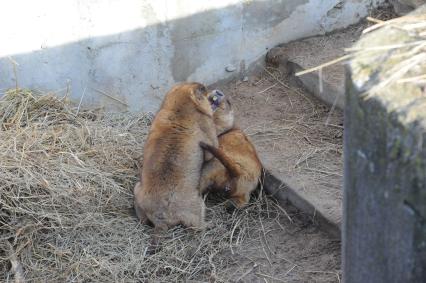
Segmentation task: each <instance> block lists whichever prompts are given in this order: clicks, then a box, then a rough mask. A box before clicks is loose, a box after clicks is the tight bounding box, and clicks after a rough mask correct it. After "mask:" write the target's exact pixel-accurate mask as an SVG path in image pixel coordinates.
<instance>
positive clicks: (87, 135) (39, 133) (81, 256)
mask: <svg viewBox="0 0 426 283" xmlns="http://www.w3.org/2000/svg"><path fill="white" fill-rule="evenodd" d="M75 113H77V109H76V107H74V106H73V105H72V104H71V103H69V102H68V101H67V100H66V99H58V98H57V97H55V96H53V95H43V94H36V93H34V92H31V91H28V90H21V89H17V90H11V91H9V92H7V93H6V94H4V95H3V97H1V98H0V140H1V143H0V179H1V182H0V192H1V194H0V208H1V211H0V281H5V282H11V281H13V280H15V282H20V281H19V280H20V278H25V280H26V281H28V282H40V281H43V282H65V281H72V282H88V281H90V282H93V281H95V282H111V281H115V282H117V281H118V282H134V281H142V282H146V281H150V282H152V281H156V282H170V281H180V280H183V279H188V280H190V279H194V280H195V279H196V280H203V281H208V280H217V281H219V282H220V281H227V279H226V278H228V277H227V276H229V274H227V273H226V269H225V267H226V266H228V265H229V264H230V262H231V261H232V254H233V253H234V251H236V250H238V249H239V247H240V245H241V243H242V242H244V241H245V240H246V239H247V238H249V237H252V236H253V235H255V236H253V237H261V235H262V234H263V235H265V230H268V229H269V230H271V229H272V228H271V226H272V225H275V224H274V223H275V222H276V219H278V218H281V217H283V218H286V216H285V215H283V211H282V208H279V207H278V206H277V205H275V203H274V202H272V201H271V200H268V199H266V198H263V197H261V198H260V199H258V200H257V201H255V202H253V203H252V204H250V206H249V207H248V208H247V209H245V210H242V211H235V212H234V213H233V214H230V213H228V212H226V210H225V207H224V204H223V203H221V202H219V203H218V202H213V203H210V205H209V209H208V213H207V215H208V219H209V221H211V222H213V223H214V225H213V228H211V229H209V230H207V231H206V232H203V233H194V232H188V231H186V230H185V229H183V228H181V227H176V228H175V229H173V230H170V231H169V232H168V234H167V235H166V236H165V239H164V248H163V249H162V250H161V251H160V252H159V253H157V254H155V255H153V256H145V255H144V254H145V251H146V247H147V243H148V242H149V239H150V234H151V228H149V227H146V226H142V225H140V224H138V223H137V221H136V219H135V217H134V216H133V212H132V202H133V200H132V188H133V186H134V183H135V182H136V180H137V166H138V164H137V163H138V162H137V158H138V156H140V154H141V153H142V146H143V143H144V141H145V138H146V135H147V132H148V129H149V125H150V121H151V116H150V115H145V114H135V115H130V114H125V115H124V114H114V115H101V114H100V113H99V112H90V111H79V113H78V115H76V114H75ZM262 231H263V232H262Z"/></svg>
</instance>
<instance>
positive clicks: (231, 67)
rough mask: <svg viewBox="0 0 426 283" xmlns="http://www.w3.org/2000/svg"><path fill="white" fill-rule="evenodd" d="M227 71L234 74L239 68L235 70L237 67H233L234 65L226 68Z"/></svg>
mask: <svg viewBox="0 0 426 283" xmlns="http://www.w3.org/2000/svg"><path fill="white" fill-rule="evenodd" d="M225 70H226V71H227V72H230V73H232V72H235V71H236V70H237V68H235V66H233V65H229V66H226V68H225Z"/></svg>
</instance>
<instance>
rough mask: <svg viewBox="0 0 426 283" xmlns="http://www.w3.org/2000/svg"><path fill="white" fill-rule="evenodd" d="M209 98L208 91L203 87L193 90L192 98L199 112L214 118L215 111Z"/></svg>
mask: <svg viewBox="0 0 426 283" xmlns="http://www.w3.org/2000/svg"><path fill="white" fill-rule="evenodd" d="M208 96H209V94H208V93H207V89H206V87H205V86H203V85H199V86H197V87H195V88H192V89H191V95H190V97H191V100H192V102H193V103H194V104H195V107H196V108H197V110H198V111H200V112H201V113H203V114H205V115H207V116H210V117H213V110H212V106H211V104H210V102H209V99H208Z"/></svg>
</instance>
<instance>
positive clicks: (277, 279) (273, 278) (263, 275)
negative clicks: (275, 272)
mask: <svg viewBox="0 0 426 283" xmlns="http://www.w3.org/2000/svg"><path fill="white" fill-rule="evenodd" d="M255 274H256V275H259V276H262V277H265V278H269V279H272V280H276V281H278V282H287V281H285V280H282V279H279V278H276V277H273V276H271V275H267V274H263V273H260V272H256V273H255Z"/></svg>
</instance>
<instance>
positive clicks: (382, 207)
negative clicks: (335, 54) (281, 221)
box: [343, 6, 426, 283]
mask: <svg viewBox="0 0 426 283" xmlns="http://www.w3.org/2000/svg"><path fill="white" fill-rule="evenodd" d="M423 9H424V12H426V7H424V6H423ZM410 40H412V39H411V37H409V36H408V35H407V34H406V32H405V31H403V30H399V29H394V28H384V29H381V30H378V31H375V32H372V33H371V34H368V35H367V36H365V37H363V38H362V39H361V40H360V42H359V43H358V44H357V47H368V46H370V47H371V46H384V45H388V44H395V43H398V44H399V43H404V42H408V41H410ZM382 53H383V54H382V56H380V58H379V59H378V58H377V57H375V58H374V56H372V57H369V56H358V57H356V58H355V59H354V60H353V61H352V62H351V63H350V65H349V66H348V68H347V71H348V72H347V85H346V103H345V138H344V147H345V154H344V156H345V181H344V213H343V219H344V220H343V273H344V281H345V282H347V283H352V282H425V278H426V93H425V91H424V87H423V86H421V85H418V84H417V85H416V84H414V83H394V84H392V85H389V86H388V87H384V88H382V89H379V90H378V91H376V92H375V93H374V94H372V95H371V96H370V97H369V98H368V99H367V98H365V96H364V95H363V93H364V92H365V91H366V90H367V89H369V88H370V87H371V86H374V85H377V83H378V82H379V81H381V80H383V79H384V78H383V74H384V73H385V72H386V71H387V70H390V68H391V67H392V66H394V65H395V64H397V63H398V62H399V61H398V60H400V59H398V56H394V55H396V54H398V53H397V52H396V51H395V50H389V51H383V52H382ZM423 67H424V65H423ZM417 71H418V70H417ZM421 72H423V73H426V67H425V68H424V70H422V71H421Z"/></svg>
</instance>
